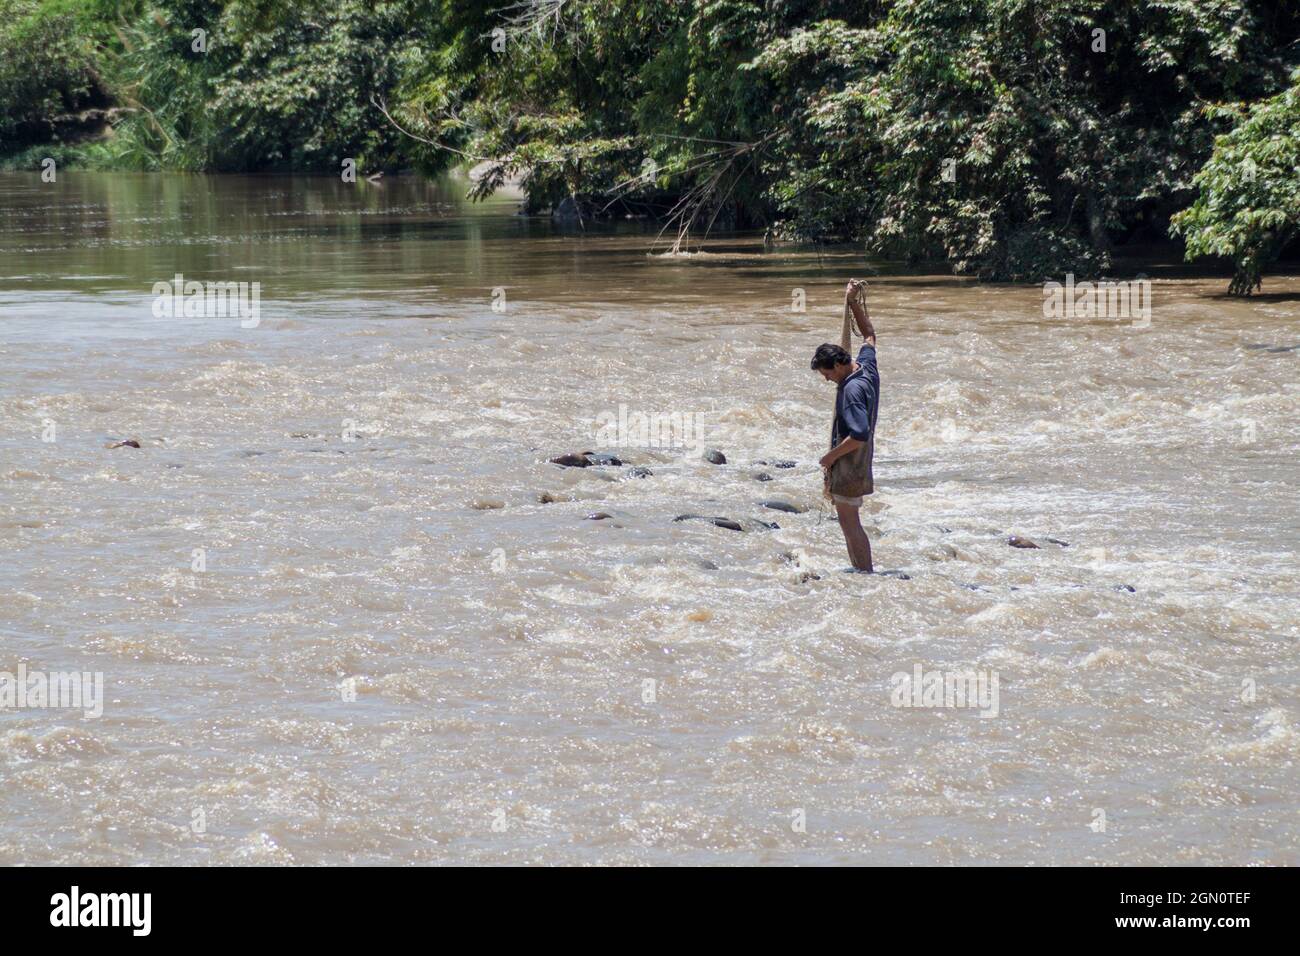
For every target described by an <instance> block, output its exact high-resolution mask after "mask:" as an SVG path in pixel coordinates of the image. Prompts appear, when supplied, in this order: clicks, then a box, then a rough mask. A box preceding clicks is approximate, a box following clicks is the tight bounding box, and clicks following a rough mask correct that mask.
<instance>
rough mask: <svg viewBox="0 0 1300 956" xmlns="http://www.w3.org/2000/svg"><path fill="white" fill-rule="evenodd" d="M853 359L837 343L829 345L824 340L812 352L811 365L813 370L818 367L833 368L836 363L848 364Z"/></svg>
mask: <svg viewBox="0 0 1300 956" xmlns="http://www.w3.org/2000/svg"><path fill="white" fill-rule="evenodd" d="M852 361H853V359H852V358H851V357H850V355H849V353H848V352H846V351H844V350H843V349H842V348H840V347H839V346H838V345H831V343H830V342H826V343H824V344H823V345H819V346H817V351H816V352H814V353H813V357H812V367H813V370H814V371H815V370H817V369H819V368H834V367H835V366H837V365H848V364H849V363H850V362H852Z"/></svg>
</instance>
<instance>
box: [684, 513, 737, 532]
mask: <svg viewBox="0 0 1300 956" xmlns="http://www.w3.org/2000/svg"><path fill="white" fill-rule="evenodd" d="M673 520H674V521H707V522H709V523H710V524H715V525H717V526H718V527H719V528H726V529H727V530H728V531H744V530H745V529H744V528H742V527H741V526H740V522H739V521H732V520H731V519H730V518H720V517H709V516H708V515H678V516H677V517H676V518H674V519H673Z"/></svg>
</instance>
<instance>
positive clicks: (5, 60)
mask: <svg viewBox="0 0 1300 956" xmlns="http://www.w3.org/2000/svg"><path fill="white" fill-rule="evenodd" d="M94 9H96V8H94V7H93V6H91V5H87V4H82V5H77V4H73V3H69V2H49V0H44V2H43V0H4V2H0V156H3V155H5V154H8V153H14V152H17V151H19V150H22V149H25V148H27V147H30V146H33V145H37V144H43V143H50V142H57V141H58V140H59V139H60V138H61V122H60V118H61V117H65V116H69V114H73V113H76V112H78V111H80V110H84V109H86V108H88V107H92V106H95V105H99V104H102V103H104V102H105V101H106V93H105V91H104V90H103V89H102V88H101V85H100V79H99V76H98V75H97V73H96V71H95V68H94V31H93V29H91V28H90V27H89V21H88V19H87V16H86V15H87V14H89V13H92V12H93V11H94Z"/></svg>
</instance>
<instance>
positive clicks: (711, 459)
mask: <svg viewBox="0 0 1300 956" xmlns="http://www.w3.org/2000/svg"><path fill="white" fill-rule="evenodd" d="M703 458H704V460H705V461H707V462H708V463H709V464H711V465H725V464H726V463H727V456H726V455H724V454H723V453H722V452H720V451H718V450H717V449H716V448H708V449H706V450H705V452H704V455H703Z"/></svg>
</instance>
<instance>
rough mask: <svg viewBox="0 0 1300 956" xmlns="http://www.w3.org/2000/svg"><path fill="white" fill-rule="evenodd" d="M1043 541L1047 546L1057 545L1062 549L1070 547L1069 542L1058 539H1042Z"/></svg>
mask: <svg viewBox="0 0 1300 956" xmlns="http://www.w3.org/2000/svg"><path fill="white" fill-rule="evenodd" d="M1043 540H1045V541H1046V542H1047V543H1048V544H1059V545H1060V546H1061V547H1063V548H1068V547H1069V546H1070V542H1068V541H1062V540H1061V539H1060V538H1044V539H1043Z"/></svg>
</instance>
